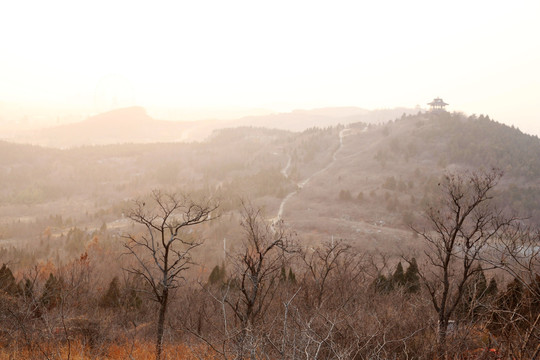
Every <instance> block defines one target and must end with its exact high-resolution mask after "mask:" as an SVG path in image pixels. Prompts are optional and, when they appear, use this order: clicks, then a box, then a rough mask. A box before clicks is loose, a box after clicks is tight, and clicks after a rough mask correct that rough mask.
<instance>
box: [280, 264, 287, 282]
mask: <svg viewBox="0 0 540 360" xmlns="http://www.w3.org/2000/svg"><path fill="white" fill-rule="evenodd" d="M285 281H287V272H286V271H285V266H282V267H281V274H280V275H279V282H281V283H283V282H285Z"/></svg>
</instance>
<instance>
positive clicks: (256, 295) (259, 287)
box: [225, 204, 293, 358]
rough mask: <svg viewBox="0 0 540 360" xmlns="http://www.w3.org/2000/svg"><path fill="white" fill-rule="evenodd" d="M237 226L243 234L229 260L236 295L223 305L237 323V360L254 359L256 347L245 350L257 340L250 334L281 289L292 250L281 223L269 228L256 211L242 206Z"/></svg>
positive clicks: (247, 206) (227, 298)
mask: <svg viewBox="0 0 540 360" xmlns="http://www.w3.org/2000/svg"><path fill="white" fill-rule="evenodd" d="M241 226H242V228H243V230H244V236H243V239H242V247H241V249H240V251H238V252H237V253H236V255H232V256H231V258H230V260H231V262H232V264H233V266H234V269H233V270H234V274H236V276H237V278H236V279H235V280H234V281H235V282H236V283H235V284H233V286H235V287H237V288H238V291H232V292H231V293H230V294H229V296H228V297H226V298H225V303H226V304H227V305H228V307H229V308H230V309H231V310H232V312H233V313H234V316H235V317H236V319H237V320H238V321H239V323H240V324H239V325H240V329H239V333H238V337H237V338H236V346H237V350H236V351H237V357H239V358H243V357H244V356H245V354H246V352H251V353H252V354H251V356H252V357H255V356H254V354H253V349H256V347H250V349H246V346H248V343H254V342H257V341H258V340H259V339H255V338H253V339H251V338H250V334H251V335H252V331H253V330H254V325H255V324H256V322H257V320H258V319H261V318H263V317H264V314H265V312H266V310H267V309H268V307H269V306H270V305H271V304H272V299H273V297H274V295H275V293H276V291H277V290H278V289H279V287H280V286H281V285H280V283H279V277H280V271H281V269H282V266H283V264H284V262H285V261H286V257H287V254H288V253H290V252H292V250H293V247H292V243H291V238H290V235H289V234H288V233H287V232H286V231H285V230H284V229H283V227H282V226H281V223H278V224H275V225H270V224H269V223H268V222H266V221H265V220H264V219H263V217H262V215H261V211H260V209H254V208H253V207H251V206H250V205H246V204H244V205H243V219H242V222H241Z"/></svg>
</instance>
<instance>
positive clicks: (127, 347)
mask: <svg viewBox="0 0 540 360" xmlns="http://www.w3.org/2000/svg"><path fill="white" fill-rule="evenodd" d="M40 347H41V349H42V350H39V349H38V347H37V346H35V347H34V348H33V349H32V350H30V349H27V348H18V347H16V348H13V349H10V348H0V360H8V359H9V360H22V359H40V358H43V353H42V352H41V351H44V352H45V353H48V354H54V355H53V357H54V358H56V357H57V356H60V358H62V359H67V358H68V354H69V358H70V359H72V360H90V359H110V360H125V359H130V358H131V359H137V360H145V359H154V358H155V345H154V344H153V343H151V342H140V341H136V342H128V341H126V342H124V343H120V344H116V343H115V344H110V345H104V346H103V348H101V349H93V350H92V349H89V348H88V347H87V346H85V345H83V344H82V343H80V342H76V341H72V342H71V348H69V347H68V345H67V344H65V343H62V344H40ZM163 353H164V355H163V359H167V360H172V359H185V360H195V359H208V360H214V359H218V356H215V355H212V350H211V349H208V348H207V347H206V346H204V345H196V346H187V345H185V344H177V345H173V344H168V345H164V347H163ZM98 354H99V355H98Z"/></svg>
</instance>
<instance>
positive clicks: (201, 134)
mask: <svg viewBox="0 0 540 360" xmlns="http://www.w3.org/2000/svg"><path fill="white" fill-rule="evenodd" d="M415 112H417V110H413V109H407V108H396V109H383V110H373V111H369V110H364V109H361V108H355V107H337V108H322V109H313V110H295V111H292V112H289V113H276V114H271V115H261V116H248V117H243V118H240V119H235V120H200V121H162V120H156V119H153V118H152V117H150V116H149V115H148V114H147V113H146V111H145V110H144V108H142V107H130V108H123V109H117V110H113V111H110V112H106V113H103V114H100V115H96V116H92V117H89V118H87V119H85V120H83V121H80V122H76V123H71V124H66V125H61V126H55V127H50V128H44V129H41V130H37V131H32V132H25V133H22V134H20V135H19V136H17V137H15V139H13V140H14V141H16V142H22V143H32V144H38V145H43V146H52V147H60V148H66V147H74V146H82V145H104V144H117V143H150V142H176V141H189V142H191V141H202V140H204V139H206V138H207V137H208V136H209V135H210V134H211V133H212V132H213V131H214V130H217V129H220V128H230V127H245V126H248V127H249V126H251V127H265V128H269V129H281V130H288V131H304V130H306V129H308V128H312V127H319V128H324V127H328V126H336V125H338V124H343V125H345V124H350V123H354V122H364V123H381V122H385V121H388V120H390V119H393V118H395V117H397V116H401V115H402V114H411V113H415Z"/></svg>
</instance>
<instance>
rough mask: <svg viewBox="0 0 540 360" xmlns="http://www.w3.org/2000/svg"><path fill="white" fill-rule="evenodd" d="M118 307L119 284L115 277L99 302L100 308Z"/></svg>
mask: <svg viewBox="0 0 540 360" xmlns="http://www.w3.org/2000/svg"><path fill="white" fill-rule="evenodd" d="M119 305H120V282H119V281H118V277H117V276H115V277H114V278H113V279H112V280H111V282H110V283H109V288H108V289H107V292H106V293H105V294H103V296H102V297H101V300H100V301H99V306H101V307H118V306H119Z"/></svg>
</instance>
